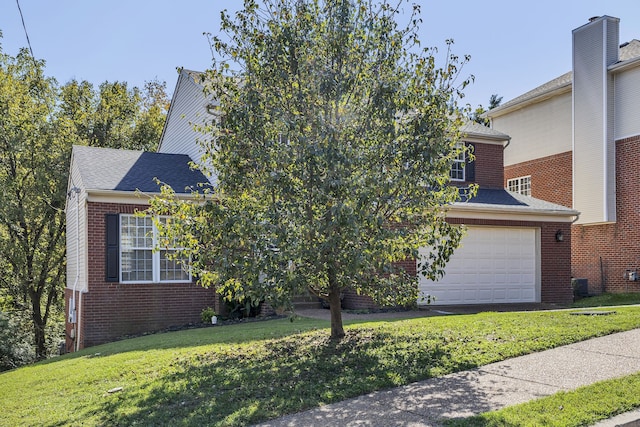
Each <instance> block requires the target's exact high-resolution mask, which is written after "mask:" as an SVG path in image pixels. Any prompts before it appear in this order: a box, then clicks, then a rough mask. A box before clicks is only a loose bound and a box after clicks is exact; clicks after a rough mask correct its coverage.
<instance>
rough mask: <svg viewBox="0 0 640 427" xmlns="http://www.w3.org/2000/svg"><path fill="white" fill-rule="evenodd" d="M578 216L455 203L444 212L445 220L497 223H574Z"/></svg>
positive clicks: (576, 214)
mask: <svg viewBox="0 0 640 427" xmlns="http://www.w3.org/2000/svg"><path fill="white" fill-rule="evenodd" d="M579 216H580V212H578V211H575V210H567V211H553V210H547V209H526V210H525V209H523V210H518V209H513V208H510V207H503V206H496V205H494V206H477V205H476V206H473V205H469V204H463V203H455V204H453V205H451V206H450V207H449V209H448V210H447V212H446V217H447V218H458V219H482V220H499V221H535V222H574V221H576V220H577V219H578V217H579Z"/></svg>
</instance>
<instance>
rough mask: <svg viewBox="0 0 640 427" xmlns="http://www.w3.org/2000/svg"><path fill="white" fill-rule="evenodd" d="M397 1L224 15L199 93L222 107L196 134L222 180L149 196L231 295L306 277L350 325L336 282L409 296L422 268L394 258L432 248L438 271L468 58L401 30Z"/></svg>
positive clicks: (292, 5) (278, 2)
mask: <svg viewBox="0 0 640 427" xmlns="http://www.w3.org/2000/svg"><path fill="white" fill-rule="evenodd" d="M401 7H404V2H400V3H399V4H397V5H395V6H394V5H390V4H389V3H387V2H381V3H378V2H370V1H365V0H324V1H320V0H266V1H264V2H260V6H259V5H258V4H257V3H256V2H255V1H253V0H247V1H245V3H244V10H242V11H241V12H238V13H237V14H236V15H235V17H232V16H229V15H228V14H226V13H223V14H222V24H221V26H222V30H223V34H226V36H228V37H225V38H224V39H223V38H218V37H215V38H213V39H212V47H213V48H214V50H215V52H216V62H215V66H214V67H213V68H212V69H211V70H209V71H208V72H207V74H206V83H207V90H208V92H209V93H210V95H211V96H212V97H213V98H214V99H215V100H216V101H217V103H218V104H219V107H218V111H217V113H216V114H215V120H214V122H213V124H212V126H211V129H210V132H211V134H212V138H210V140H211V141H214V142H212V143H209V144H205V145H204V146H203V148H204V151H205V152H206V157H205V163H206V162H207V161H210V164H211V165H212V166H213V173H214V174H215V175H216V179H217V186H216V187H215V190H213V192H212V193H211V197H209V196H207V197H209V200H210V201H209V202H204V203H203V201H202V200H198V201H197V202H195V203H193V202H180V201H177V200H175V199H173V198H172V197H171V191H170V190H167V192H166V194H165V195H166V197H164V198H162V199H157V200H155V202H154V204H153V208H154V210H155V211H156V212H157V213H164V214H167V213H170V214H172V215H173V216H174V221H172V222H171V224H172V226H170V227H167V228H166V229H165V230H163V231H164V232H165V233H166V234H167V236H168V238H175V239H178V240H179V241H180V242H181V245H182V246H184V247H186V248H188V250H189V251H190V252H191V254H192V255H193V268H194V269H195V272H196V274H197V275H198V276H199V277H200V280H201V281H202V282H203V284H205V285H215V286H217V287H218V288H219V290H220V292H221V293H222V294H223V295H224V296H226V297H227V298H239V299H243V300H251V301H258V300H261V299H265V300H266V301H268V302H270V303H271V304H272V305H275V306H281V305H286V304H287V303H288V301H289V300H290V297H291V296H292V295H294V294H295V293H297V292H300V291H302V290H304V289H305V288H306V289H308V290H309V291H310V292H311V293H313V294H315V295H317V296H319V297H321V298H324V299H326V300H328V301H329V305H330V310H331V336H332V337H333V338H340V337H342V336H343V335H344V330H343V326H342V318H341V311H340V306H341V300H340V297H341V293H342V291H343V290H344V289H345V288H347V287H349V288H351V289H353V290H355V291H356V292H359V293H362V294H366V295H370V296H371V297H373V298H374V299H375V300H376V301H377V302H379V303H381V304H408V303H409V304H410V303H415V302H416V300H417V298H418V295H417V293H418V291H417V279H416V277H415V276H412V275H409V274H407V272H406V271H405V270H404V269H403V268H402V263H401V261H403V260H412V259H416V257H417V255H418V248H419V247H422V246H429V247H431V248H433V250H432V257H431V258H430V259H428V260H426V262H423V263H421V269H420V270H421V271H420V273H421V274H424V275H426V276H428V277H431V278H434V279H436V278H437V277H438V276H439V275H440V274H442V270H443V267H444V265H445V263H446V261H447V260H448V258H449V256H450V255H451V253H452V251H453V250H454V248H455V247H456V246H457V245H458V243H459V240H460V238H461V233H462V231H461V229H460V228H458V227H453V226H450V225H449V224H448V223H447V222H446V221H445V215H444V209H445V207H446V205H448V204H450V203H452V202H454V201H456V200H458V198H459V189H458V188H455V187H452V186H449V171H450V168H451V164H452V162H453V160H454V159H455V158H456V157H457V156H458V155H459V154H460V150H465V148H464V146H462V145H460V144H457V143H458V142H459V140H460V137H461V135H460V133H459V129H460V125H461V118H460V117H459V115H458V113H457V111H458V110H457V108H456V100H457V99H458V98H459V97H460V96H461V95H462V92H461V91H462V89H463V88H464V86H466V85H467V84H468V80H462V81H457V79H458V77H459V74H460V69H461V66H462V64H463V63H464V62H466V60H467V58H463V59H459V58H458V57H456V56H455V55H453V54H452V53H451V51H450V49H449V48H450V47H451V42H447V45H448V46H447V47H448V49H447V53H446V54H445V55H444V57H443V61H444V64H443V66H442V67H440V68H439V67H438V66H437V64H436V62H437V61H436V57H435V56H436V55H437V50H435V49H423V48H421V47H420V42H419V40H418V37H417V33H416V30H417V26H418V25H419V24H420V22H421V21H420V18H419V9H418V7H417V6H413V8H412V9H411V10H412V11H413V13H412V14H411V16H410V19H409V23H408V25H407V26H406V27H400V26H399V25H398V24H397V22H396V17H397V16H399V14H400V8H401Z"/></svg>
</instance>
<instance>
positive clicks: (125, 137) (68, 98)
mask: <svg viewBox="0 0 640 427" xmlns="http://www.w3.org/2000/svg"><path fill="white" fill-rule="evenodd" d="M60 96H61V99H62V104H61V106H60V108H61V114H62V117H64V118H66V119H67V120H69V121H70V123H71V125H72V126H73V129H74V134H75V135H76V136H77V137H78V138H79V141H77V142H76V143H77V144H82V145H91V146H95V147H108V148H124V149H132V150H146V151H150V150H155V149H156V147H157V144H158V142H159V140H160V135H161V134H162V127H163V126H164V119H165V117H166V114H167V111H168V109H169V101H168V98H167V94H166V83H165V82H158V81H157V80H154V81H151V82H147V83H145V87H144V91H141V90H140V89H138V88H137V87H134V88H132V89H129V87H128V85H127V83H126V82H113V83H110V82H104V83H102V84H101V85H100V87H99V88H98V90H97V91H96V90H95V89H94V88H93V85H92V84H91V83H88V82H86V81H82V82H78V81H76V80H72V81H70V82H69V83H67V84H66V85H64V86H63V87H62V88H61V92H60Z"/></svg>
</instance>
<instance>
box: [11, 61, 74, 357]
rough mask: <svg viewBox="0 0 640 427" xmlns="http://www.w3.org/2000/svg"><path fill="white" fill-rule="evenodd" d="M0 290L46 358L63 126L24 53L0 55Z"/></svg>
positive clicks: (37, 68) (60, 236) (63, 165)
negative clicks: (26, 317)
mask: <svg viewBox="0 0 640 427" xmlns="http://www.w3.org/2000/svg"><path fill="white" fill-rule="evenodd" d="M0 55H1V56H0V154H1V155H0V265H2V267H3V269H2V273H0V287H1V289H2V291H3V294H5V298H8V299H10V302H11V304H12V305H13V306H14V308H16V309H17V310H18V311H21V312H27V313H30V317H31V320H32V325H33V336H34V346H35V353H36V357H37V358H44V357H45V356H46V347H47V344H46V339H45V327H46V325H47V322H48V320H49V318H50V316H51V315H52V312H53V311H54V310H55V304H56V303H57V302H58V301H59V296H60V295H61V293H62V289H63V286H62V283H63V280H64V277H65V276H64V275H65V263H64V205H65V186H66V181H65V176H67V171H68V164H69V161H68V157H69V150H68V144H69V142H68V136H69V135H70V129H69V127H68V126H67V125H66V123H64V122H61V121H57V120H55V119H54V118H53V108H54V106H55V103H56V92H55V82H53V81H52V80H50V79H47V78H45V77H44V75H43V63H42V62H37V61H35V60H33V58H31V57H30V56H29V55H28V53H27V51H26V50H22V51H21V52H20V53H19V54H18V55H17V57H15V58H12V57H9V56H7V55H4V54H2V53H1V52H0Z"/></svg>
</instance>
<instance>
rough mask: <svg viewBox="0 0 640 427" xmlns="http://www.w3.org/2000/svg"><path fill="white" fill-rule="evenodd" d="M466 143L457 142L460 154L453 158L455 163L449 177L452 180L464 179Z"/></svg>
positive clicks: (456, 147)
mask: <svg viewBox="0 0 640 427" xmlns="http://www.w3.org/2000/svg"><path fill="white" fill-rule="evenodd" d="M463 148H464V145H463V144H462V143H460V142H459V143H457V144H456V146H455V149H456V150H459V151H458V155H457V156H456V158H455V159H453V164H452V165H451V171H450V172H449V177H450V178H451V180H452V181H464V179H465V178H464V163H465V152H464V150H463Z"/></svg>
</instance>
